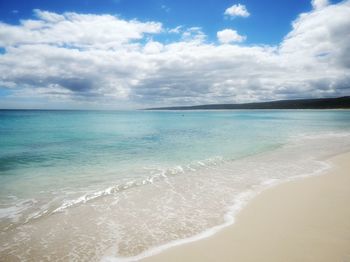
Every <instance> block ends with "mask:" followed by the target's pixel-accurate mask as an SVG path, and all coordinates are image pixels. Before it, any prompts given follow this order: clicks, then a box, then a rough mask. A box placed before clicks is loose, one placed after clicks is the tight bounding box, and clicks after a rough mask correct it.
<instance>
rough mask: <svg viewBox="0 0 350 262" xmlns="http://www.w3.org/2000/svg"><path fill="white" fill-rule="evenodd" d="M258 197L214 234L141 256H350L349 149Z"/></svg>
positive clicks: (164, 258)
mask: <svg viewBox="0 0 350 262" xmlns="http://www.w3.org/2000/svg"><path fill="white" fill-rule="evenodd" d="M327 163H329V164H330V165H331V166H332V167H331V168H330V169H329V170H327V171H326V172H325V173H322V175H318V176H310V177H307V178H303V179H297V180H294V181H289V182H286V183H282V184H280V185H276V186H274V187H272V188H269V189H267V190H264V191H263V192H261V193H260V194H259V195H258V196H256V197H254V199H252V200H251V201H249V203H248V204H247V205H246V206H245V207H244V208H243V210H242V211H241V212H240V213H239V214H238V215H237V218H236V220H235V223H234V224H233V225H231V226H228V227H226V228H224V229H223V230H221V231H220V232H218V233H216V234H215V235H213V236H211V237H208V238H204V239H201V240H198V241H195V242H190V243H187V244H183V245H179V246H175V247H171V248H169V249H167V250H165V251H163V252H162V253H159V254H156V255H154V256H151V257H147V258H145V259H143V260H142V261H150V262H152V261H154V262H157V261H233V260H235V261H344V262H345V261H350V209H349V208H348V203H349V201H350V188H349V187H348V185H349V184H350V172H349V171H348V170H350V152H347V153H342V154H340V155H336V156H333V157H331V158H329V159H328V160H327Z"/></svg>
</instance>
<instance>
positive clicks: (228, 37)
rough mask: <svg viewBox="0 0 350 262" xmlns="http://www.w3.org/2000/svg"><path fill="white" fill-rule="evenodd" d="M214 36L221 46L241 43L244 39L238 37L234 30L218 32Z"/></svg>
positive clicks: (243, 37)
mask: <svg viewBox="0 0 350 262" xmlns="http://www.w3.org/2000/svg"><path fill="white" fill-rule="evenodd" d="M216 35H217V38H218V40H219V41H220V43H223V44H229V43H232V42H242V41H244V40H245V39H246V37H245V36H241V35H239V34H238V33H237V31H236V30H232V29H224V30H222V31H218V32H217V34H216Z"/></svg>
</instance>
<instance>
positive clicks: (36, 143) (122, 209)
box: [0, 110, 350, 261]
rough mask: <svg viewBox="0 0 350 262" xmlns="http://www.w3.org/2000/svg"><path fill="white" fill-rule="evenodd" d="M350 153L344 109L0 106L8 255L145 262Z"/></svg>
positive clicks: (2, 239) (1, 228)
mask: <svg viewBox="0 0 350 262" xmlns="http://www.w3.org/2000/svg"><path fill="white" fill-rule="evenodd" d="M348 150H350V111H346V110H339V111H337V110H333V111H317V110H315V111H314V110H310V111H307V110H305V111H304V110H295V111H294V110H285V111H283V110H272V111H258V110H257V111H209V112H208V111H0V232H1V233H0V258H3V259H5V261H6V260H9V261H16V259H17V260H18V259H19V260H22V261H26V260H35V261H38V260H40V259H42V260H43V261H45V260H53V261H61V260H62V261H66V260H69V261H75V260H77V261H100V260H105V261H114V260H118V259H120V258H121V257H126V258H130V257H131V259H137V258H140V257H142V256H146V255H147V254H150V252H156V251H157V250H160V249H162V248H165V247H167V246H170V245H175V244H178V243H180V242H182V241H187V240H193V239H195V238H200V237H204V236H206V235H210V234H211V233H212V232H214V231H215V230H217V229H218V228H220V227H221V226H224V225H227V224H230V223H232V222H233V220H234V216H235V214H236V213H237V212H238V210H239V209H240V208H241V207H242V206H243V205H244V203H246V201H248V200H249V199H250V198H251V197H252V196H254V194H256V193H257V192H259V191H260V190H262V189H264V188H266V187H268V186H270V185H273V184H276V183H279V182H282V181H287V180H290V179H294V178H298V177H303V176H307V175H313V174H319V173H321V172H322V171H323V170H325V169H327V168H329V166H328V165H327V163H326V162H324V160H325V159H326V158H327V157H329V156H331V155H334V154H337V153H340V152H344V151H348ZM0 260H1V259H0Z"/></svg>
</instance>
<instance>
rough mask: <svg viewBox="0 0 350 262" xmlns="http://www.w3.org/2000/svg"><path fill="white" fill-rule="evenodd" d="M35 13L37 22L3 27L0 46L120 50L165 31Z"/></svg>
mask: <svg viewBox="0 0 350 262" xmlns="http://www.w3.org/2000/svg"><path fill="white" fill-rule="evenodd" d="M34 12H35V16H36V18H37V19H35V20H31V19H29V20H21V23H20V25H9V24H5V23H0V45H1V46H5V47H11V46H18V45H25V44H26V45H30V44H36V45H37V44H47V45H55V46H66V47H67V46H68V47H79V48H94V49H96V48H104V49H106V48H120V46H121V45H122V44H125V43H129V42H130V41H135V40H140V39H142V38H143V37H144V35H145V34H155V33H159V32H161V30H162V24H161V23H158V22H146V23H143V22H139V21H137V20H131V21H125V20H122V19H119V18H118V17H115V16H112V15H92V14H77V13H71V12H70V13H64V14H56V13H52V12H47V11H41V10H34Z"/></svg>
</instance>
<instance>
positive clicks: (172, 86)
mask: <svg viewBox="0 0 350 262" xmlns="http://www.w3.org/2000/svg"><path fill="white" fill-rule="evenodd" d="M35 15H36V18H35V19H33V20H23V21H21V23H20V24H19V25H9V24H5V23H0V47H2V48H4V49H5V52H4V53H3V54H1V53H0V71H1V72H2V73H1V76H0V87H2V88H7V89H8V90H11V93H12V94H11V96H12V97H13V98H21V97H26V98H30V97H32V98H45V99H46V100H47V101H52V102H55V101H70V102H72V101H73V102H74V101H76V102H77V103H78V102H79V103H83V105H84V106H85V107H88V106H89V105H90V104H93V103H99V104H104V105H107V107H111V108H118V107H145V106H162V105H192V104H202V103H230V102H248V101H264V100H274V99H288V98H302V97H328V96H341V95H349V93H350V56H349V55H348V54H349V53H350V1H349V0H348V1H344V2H341V3H339V4H336V5H326V6H324V5H322V8H319V7H316V6H315V8H314V10H312V11H310V12H309V13H303V14H301V15H300V16H299V17H298V18H297V19H296V20H295V21H294V22H293V25H292V26H293V28H292V30H291V32H289V34H288V35H287V36H286V37H285V38H284V39H283V41H282V42H281V43H280V45H278V46H260V45H256V46H244V45H235V44H229V43H232V42H234V41H238V42H239V41H242V40H243V38H242V36H240V35H239V34H238V33H237V32H236V31H234V30H227V29H226V30H222V31H221V32H220V31H219V32H218V38H219V40H220V42H219V43H211V42H208V41H207V40H206V39H207V37H206V35H205V34H204V33H203V32H202V30H201V29H200V28H197V27H196V28H182V27H178V28H177V30H176V31H177V32H175V33H178V34H179V32H182V34H179V35H180V38H179V39H178V40H176V41H175V40H174V41H173V42H170V43H166V44H165V43H161V42H158V41H155V40H154V39H153V36H157V35H162V36H166V35H167V34H174V32H170V31H171V30H174V29H170V30H168V29H166V28H164V26H163V25H162V24H161V23H159V22H154V21H150V22H141V21H137V20H123V19H120V18H118V17H115V16H111V15H89V14H77V13H64V14H57V13H51V12H46V11H40V10H36V11H35ZM225 34H226V35H225ZM221 43H222V44H221ZM0 104H1V102H0Z"/></svg>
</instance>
